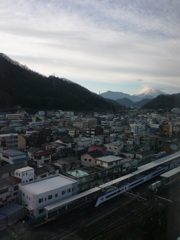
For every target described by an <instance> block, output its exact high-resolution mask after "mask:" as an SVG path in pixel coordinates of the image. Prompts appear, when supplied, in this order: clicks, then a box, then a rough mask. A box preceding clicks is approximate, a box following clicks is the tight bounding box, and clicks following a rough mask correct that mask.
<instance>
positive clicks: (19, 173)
mask: <svg viewBox="0 0 180 240" xmlns="http://www.w3.org/2000/svg"><path fill="white" fill-rule="evenodd" d="M14 176H15V177H17V178H19V179H21V182H22V183H28V182H31V181H33V180H34V168H32V167H24V168H19V169H16V170H15V171H14Z"/></svg>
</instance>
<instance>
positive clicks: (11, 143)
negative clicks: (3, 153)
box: [0, 133, 18, 148]
mask: <svg viewBox="0 0 180 240" xmlns="http://www.w3.org/2000/svg"><path fill="white" fill-rule="evenodd" d="M0 146H1V147H3V148H18V134H17V133H7V134H0Z"/></svg>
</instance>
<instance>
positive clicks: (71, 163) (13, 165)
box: [0, 109, 180, 230]
mask: <svg viewBox="0 0 180 240" xmlns="http://www.w3.org/2000/svg"><path fill="white" fill-rule="evenodd" d="M179 149H180V110H179V109H172V110H171V111H170V112H162V111H152V110H151V111H145V110H142V111H141V110H139V109H138V110H126V111H122V112H120V113H118V114H113V113H74V112H70V111H69V112H67V111H61V110H59V111H39V112H37V113H36V114H30V113H28V112H26V111H23V110H18V111H17V112H15V113H4V112H1V114H0V164H1V165H0V230H3V229H5V228H6V226H8V225H11V224H13V223H15V222H16V221H18V220H20V219H23V217H25V216H26V215H27V216H28V217H29V218H32V219H36V218H39V217H42V216H44V214H45V213H44V208H45V207H47V206H48V205H50V204H53V203H58V202H60V201H62V200H64V199H67V198H69V197H70V196H75V195H76V194H77V193H81V192H83V191H85V190H89V189H91V188H93V187H96V186H99V185H100V184H103V183H106V182H108V181H111V180H113V179H116V178H118V177H120V176H122V175H125V174H128V173H130V172H132V171H134V170H136V169H137V168H138V166H140V165H143V164H145V163H148V162H152V161H154V160H156V159H158V158H159V157H162V156H166V155H167V154H170V153H173V152H176V151H178V150H179Z"/></svg>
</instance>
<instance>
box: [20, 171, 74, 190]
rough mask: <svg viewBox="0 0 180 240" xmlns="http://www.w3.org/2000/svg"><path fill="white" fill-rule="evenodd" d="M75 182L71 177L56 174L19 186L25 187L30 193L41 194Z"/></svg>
mask: <svg viewBox="0 0 180 240" xmlns="http://www.w3.org/2000/svg"><path fill="white" fill-rule="evenodd" d="M75 182H76V181H75V180H73V179H70V178H67V177H65V176H62V175H58V176H53V177H50V178H46V179H40V180H38V181H35V182H32V183H27V184H21V187H22V188H25V189H26V190H27V191H29V192H31V193H32V194H42V193H45V192H48V191H52V190H54V189H59V188H60V187H65V186H67V185H69V184H72V183H75Z"/></svg>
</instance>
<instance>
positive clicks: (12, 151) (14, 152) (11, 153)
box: [0, 149, 26, 157]
mask: <svg viewBox="0 0 180 240" xmlns="http://www.w3.org/2000/svg"><path fill="white" fill-rule="evenodd" d="M0 152H1V153H2V154H5V155H9V156H11V157H14V156H20V155H26V154H25V153H24V152H22V151H19V150H16V149H8V150H1V151H0Z"/></svg>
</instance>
